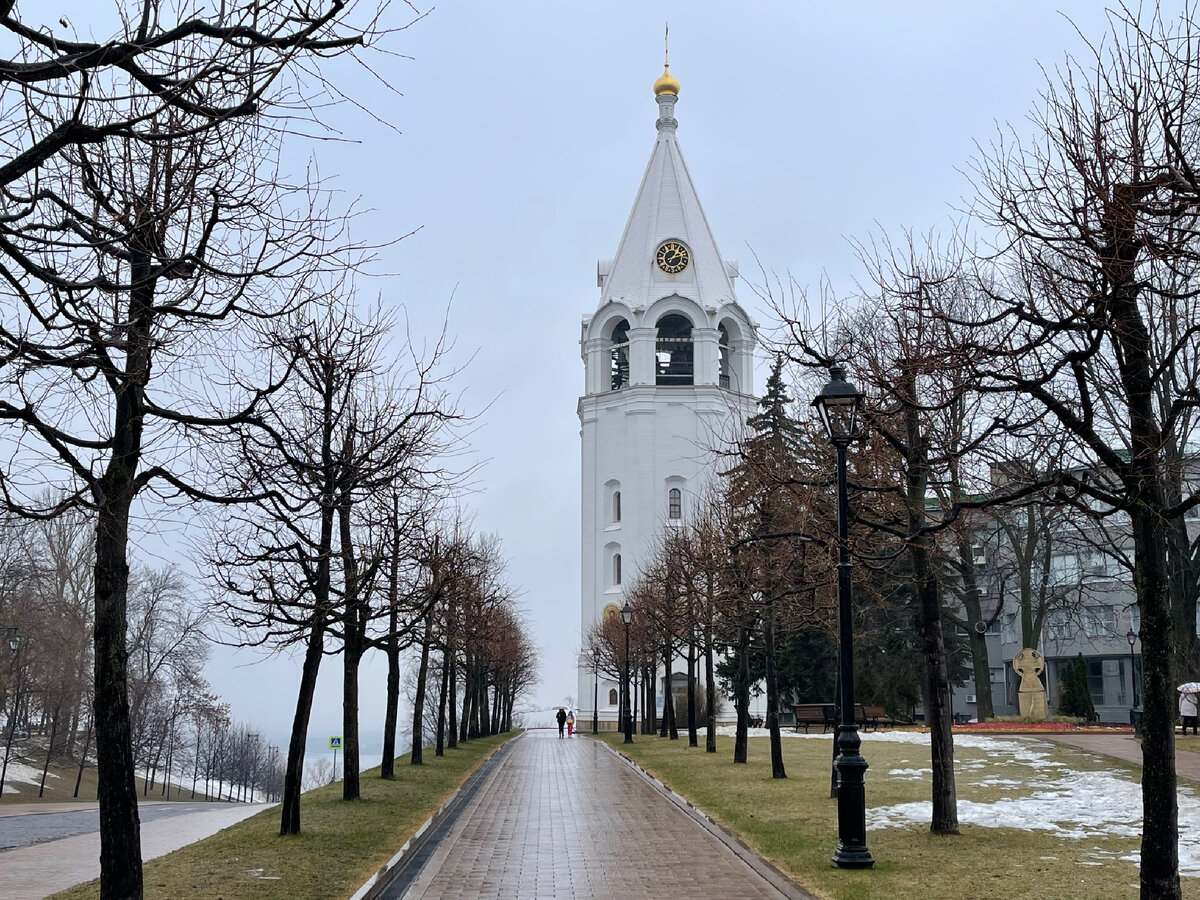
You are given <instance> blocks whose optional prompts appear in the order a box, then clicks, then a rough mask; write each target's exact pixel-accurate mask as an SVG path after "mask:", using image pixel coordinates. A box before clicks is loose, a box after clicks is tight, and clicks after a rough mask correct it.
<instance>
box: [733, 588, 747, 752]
mask: <svg viewBox="0 0 1200 900" xmlns="http://www.w3.org/2000/svg"><path fill="white" fill-rule="evenodd" d="M743 615H745V611H744V609H743ZM737 635H738V637H737V663H738V669H737V681H736V682H735V683H734V685H733V706H734V709H735V710H736V712H737V731H736V733H735V735H734V738H733V761H734V762H735V763H744V762H746V750H747V748H748V746H749V737H748V735H747V731H748V730H749V728H750V629H749V627H748V626H747V625H746V624H745V623H744V622H743V623H742V624H740V625H739V626H738V632H737Z"/></svg>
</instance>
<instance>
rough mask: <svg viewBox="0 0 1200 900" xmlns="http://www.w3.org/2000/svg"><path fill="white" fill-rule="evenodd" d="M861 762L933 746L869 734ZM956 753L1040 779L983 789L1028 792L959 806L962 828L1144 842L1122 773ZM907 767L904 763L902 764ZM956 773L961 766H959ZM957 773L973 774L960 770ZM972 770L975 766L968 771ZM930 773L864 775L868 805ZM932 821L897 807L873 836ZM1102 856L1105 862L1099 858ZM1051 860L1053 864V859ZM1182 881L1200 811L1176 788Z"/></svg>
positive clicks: (925, 812) (1041, 752)
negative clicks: (876, 792) (899, 749)
mask: <svg viewBox="0 0 1200 900" xmlns="http://www.w3.org/2000/svg"><path fill="white" fill-rule="evenodd" d="M718 733H719V734H722V735H727V736H733V734H734V729H733V728H732V727H728V728H720V729H718ZM769 734H770V732H768V731H767V729H765V728H751V729H749V735H750V736H751V737H768V736H769ZM781 734H782V736H783V737H786V738H789V739H809V740H832V739H833V735H832V734H829V733H826V734H801V733H796V732H786V731H785V732H781ZM862 741H863V746H864V754H865V755H866V756H867V758H868V762H869V761H870V747H869V745H870V743H871V742H879V743H893V744H915V745H920V746H925V747H928V746H929V735H928V733H924V732H912V731H902V732H869V733H867V734H863V735H862ZM954 746H955V747H960V748H961V747H970V748H973V749H976V750H981V751H983V752H984V753H985V754H986V755H987V756H988V759H989V763H988V766H987V767H988V768H989V769H993V770H994V769H996V768H1003V767H1005V766H1008V765H1017V764H1021V765H1025V766H1029V767H1031V768H1032V769H1033V770H1034V772H1036V773H1037V774H1036V775H1033V776H1032V777H1030V778H1025V779H1021V780H1014V779H1006V778H992V779H985V780H984V781H981V782H979V783H980V784H986V785H992V786H1004V787H1012V788H1024V789H1025V790H1026V791H1027V794H1026V795H1025V796H1023V797H1006V798H1002V799H1000V800H997V801H995V802H994V803H976V802H973V801H970V800H964V799H961V798H960V799H959V801H958V819H959V821H960V822H964V823H969V824H973V825H978V826H980V827H983V828H1017V829H1022V830H1025V831H1030V830H1038V831H1049V832H1053V833H1054V834H1056V835H1057V836H1059V837H1061V838H1064V839H1068V840H1086V839H1088V838H1095V837H1099V836H1118V837H1132V838H1137V837H1139V836H1140V835H1141V824H1142V786H1141V785H1140V784H1139V783H1138V782H1136V781H1133V780H1132V779H1130V778H1129V776H1128V775H1126V774H1125V773H1124V772H1123V771H1116V770H1113V771H1095V772H1077V771H1074V770H1072V769H1071V768H1070V767H1069V766H1068V765H1066V764H1065V763H1063V762H1060V761H1058V760H1054V759H1051V758H1050V754H1049V751H1048V748H1047V746H1046V745H1045V744H1044V743H1042V742H1040V741H1038V740H1037V739H1036V738H1035V739H1027V738H1021V737H1013V736H1004V737H998V736H995V735H987V736H985V735H968V734H956V735H954ZM905 762H907V760H905ZM956 765H959V764H958V763H957V761H956ZM959 768H960V769H966V768H968V766H965V765H959ZM970 768H974V766H970ZM922 771H928V770H920V769H895V770H892V771H891V772H888V773H887V774H886V775H884V776H878V775H875V774H874V773H875V770H871V772H869V773H868V775H867V791H868V792H867V797H868V800H869V798H870V780H871V778H872V777H887V778H890V777H896V778H903V779H911V778H913V777H914V775H913V773H915V772H922ZM931 816H932V803H931V802H929V801H919V802H915V803H898V804H896V805H894V806H885V807H876V808H874V809H870V808H869V809H868V810H867V827H868V828H870V829H880V828H895V827H902V826H907V825H913V824H917V825H927V824H928V823H929V820H930V818H931ZM1101 854H1103V856H1101ZM1092 855H1093V856H1094V857H1097V858H1102V859H1120V860H1123V861H1126V862H1131V863H1133V864H1134V865H1137V864H1139V863H1140V858H1139V856H1140V855H1139V854H1138V852H1137V851H1134V852H1132V853H1120V854H1116V853H1111V852H1109V851H1100V852H1099V853H1093V854H1092ZM1049 858H1050V859H1053V857H1049ZM1080 865H1103V862H1081V863H1080ZM1179 874H1180V875H1185V876H1190V877H1193V878H1200V803H1198V802H1197V799H1196V795H1195V794H1194V792H1193V791H1192V790H1191V789H1190V788H1182V787H1181V788H1179Z"/></svg>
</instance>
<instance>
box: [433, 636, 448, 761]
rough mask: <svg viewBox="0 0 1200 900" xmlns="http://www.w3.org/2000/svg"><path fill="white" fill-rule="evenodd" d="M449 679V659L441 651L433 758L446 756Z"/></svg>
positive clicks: (444, 652)
mask: <svg viewBox="0 0 1200 900" xmlns="http://www.w3.org/2000/svg"><path fill="white" fill-rule="evenodd" d="M449 679H450V658H449V656H448V654H447V653H446V651H444V650H443V651H442V683H441V685H440V686H439V687H438V714H437V745H436V746H435V748H434V751H433V755H434V756H445V755H446V682H447V681H449Z"/></svg>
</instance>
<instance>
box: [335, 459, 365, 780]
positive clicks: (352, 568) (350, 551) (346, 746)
mask: <svg viewBox="0 0 1200 900" xmlns="http://www.w3.org/2000/svg"><path fill="white" fill-rule="evenodd" d="M345 440H346V444H347V448H346V449H345V450H344V456H345V457H347V458H350V457H351V456H352V455H353V449H352V446H350V445H351V441H352V438H351V437H347V438H346V439H345ZM350 512H351V498H350V495H349V492H348V490H347V489H345V488H343V489H342V493H341V498H340V502H339V503H338V510H337V513H338V533H339V543H340V545H341V557H342V582H343V591H344V597H343V602H344V603H345V605H346V608H345V612H344V615H343V621H344V622H345V626H344V628H343V631H344V634H343V647H342V772H343V776H342V799H343V800H357V799H358V798H359V796H360V795H361V793H362V790H361V783H360V778H359V770H360V769H361V768H362V766H361V765H360V754H359V741H358V666H359V663H360V662H361V661H362V657H363V652H364V650H365V637H366V628H367V621H366V620H367V610H366V608H365V604H364V603H363V600H362V596H361V594H360V591H359V584H358V554H357V553H356V552H355V549H354V532H353V528H352V523H351V521H350Z"/></svg>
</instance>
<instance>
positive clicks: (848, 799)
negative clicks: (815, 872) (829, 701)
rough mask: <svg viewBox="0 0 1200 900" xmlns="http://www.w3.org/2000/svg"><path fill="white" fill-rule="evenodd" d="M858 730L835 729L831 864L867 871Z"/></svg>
mask: <svg viewBox="0 0 1200 900" xmlns="http://www.w3.org/2000/svg"><path fill="white" fill-rule="evenodd" d="M860 746H862V740H861V739H860V738H859V736H858V726H857V725H854V724H850V725H845V724H843V725H841V726H839V727H838V736H837V748H838V755H837V759H836V760H834V763H833V767H834V769H835V770H836V771H837V804H838V845H837V851H836V852H835V853H834V854H833V859H832V860H831V862H832V863H833V865H834V866H836V867H837V868H839V869H871V868H874V866H875V860H874V859H873V858H872V857H871V851H870V850H868V849H867V797H866V790H865V788H864V786H863V775H864V774H865V773H866V771H867V761H866V760H865V759H863V758H862V754H860V753H859V752H858V750H859V747H860Z"/></svg>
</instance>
